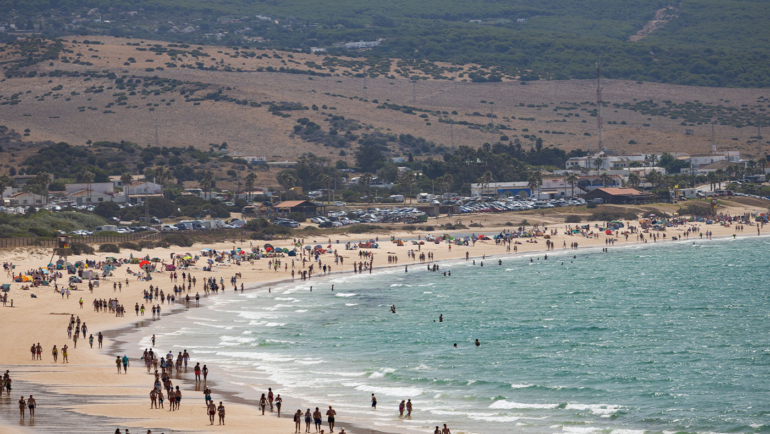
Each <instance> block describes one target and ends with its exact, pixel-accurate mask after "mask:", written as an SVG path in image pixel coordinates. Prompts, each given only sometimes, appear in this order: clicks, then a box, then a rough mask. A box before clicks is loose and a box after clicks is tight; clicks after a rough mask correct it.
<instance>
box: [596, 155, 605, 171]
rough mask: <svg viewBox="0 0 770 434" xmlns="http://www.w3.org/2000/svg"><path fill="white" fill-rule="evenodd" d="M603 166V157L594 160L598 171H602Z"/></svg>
mask: <svg viewBox="0 0 770 434" xmlns="http://www.w3.org/2000/svg"><path fill="white" fill-rule="evenodd" d="M602 165H604V159H603V158H602V157H596V159H595V160H594V167H596V170H599V169H601V168H602Z"/></svg>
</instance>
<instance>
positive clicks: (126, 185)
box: [120, 172, 134, 203]
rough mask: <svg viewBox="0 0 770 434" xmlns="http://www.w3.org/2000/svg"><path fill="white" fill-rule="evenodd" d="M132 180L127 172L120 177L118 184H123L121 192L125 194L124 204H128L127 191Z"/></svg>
mask: <svg viewBox="0 0 770 434" xmlns="http://www.w3.org/2000/svg"><path fill="white" fill-rule="evenodd" d="M133 180H134V177H133V176H131V174H130V173H128V172H123V174H122V175H120V182H122V183H123V192H124V193H125V194H126V203H128V202H129V196H128V193H129V191H128V189H129V187H130V186H131V181H133Z"/></svg>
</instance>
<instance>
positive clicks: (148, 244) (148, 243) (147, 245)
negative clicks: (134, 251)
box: [139, 240, 155, 250]
mask: <svg viewBox="0 0 770 434" xmlns="http://www.w3.org/2000/svg"><path fill="white" fill-rule="evenodd" d="M139 247H140V248H141V249H152V248H155V243H153V242H152V241H147V240H143V241H139ZM141 249H140V250H141Z"/></svg>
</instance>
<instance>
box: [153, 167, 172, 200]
mask: <svg viewBox="0 0 770 434" xmlns="http://www.w3.org/2000/svg"><path fill="white" fill-rule="evenodd" d="M154 176H155V182H157V183H159V184H160V185H161V191H162V188H163V187H165V185H166V181H168V180H169V179H171V177H172V176H173V172H171V170H166V169H163V168H162V167H158V168H157V169H155V174H154ZM164 197H165V196H164Z"/></svg>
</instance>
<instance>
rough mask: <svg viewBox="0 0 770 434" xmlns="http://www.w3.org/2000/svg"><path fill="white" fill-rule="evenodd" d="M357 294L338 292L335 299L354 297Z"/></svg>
mask: <svg viewBox="0 0 770 434" xmlns="http://www.w3.org/2000/svg"><path fill="white" fill-rule="evenodd" d="M356 295H358V294H355V293H352V292H340V293H339V294H337V295H336V296H335V297H355V296H356Z"/></svg>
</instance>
